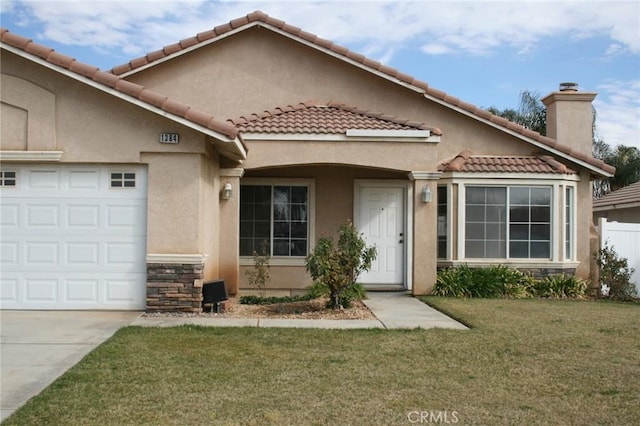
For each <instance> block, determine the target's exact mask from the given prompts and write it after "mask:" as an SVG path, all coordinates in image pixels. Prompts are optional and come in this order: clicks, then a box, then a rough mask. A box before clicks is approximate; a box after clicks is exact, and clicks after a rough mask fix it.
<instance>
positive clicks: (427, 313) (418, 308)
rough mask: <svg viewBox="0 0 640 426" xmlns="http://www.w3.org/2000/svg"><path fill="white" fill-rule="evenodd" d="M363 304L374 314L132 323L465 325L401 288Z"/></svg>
mask: <svg viewBox="0 0 640 426" xmlns="http://www.w3.org/2000/svg"><path fill="white" fill-rule="evenodd" d="M367 297H368V299H367V300H365V301H364V304H365V305H366V306H367V307H368V308H369V309H370V310H371V312H372V313H373V314H374V315H375V317H376V319H371V320H324V319H271V318H263V319H257V318H202V317H194V318H189V317H139V318H137V319H136V320H134V321H133V322H132V323H131V325H138V326H142V327H175V326H178V325H187V324H191V325H202V326H211V327H285V328H329V329H356V328H358V329H362V328H388V329H392V328H452V329H456V330H466V329H467V327H466V326H465V325H463V324H461V323H459V322H458V321H455V320H454V319H452V318H449V317H448V316H446V315H445V314H443V313H441V312H439V311H437V310H435V309H433V308H432V307H430V306H429V305H426V304H425V303H422V302H421V301H419V300H418V299H416V298H414V297H411V296H410V295H407V294H406V293H404V292H369V293H367Z"/></svg>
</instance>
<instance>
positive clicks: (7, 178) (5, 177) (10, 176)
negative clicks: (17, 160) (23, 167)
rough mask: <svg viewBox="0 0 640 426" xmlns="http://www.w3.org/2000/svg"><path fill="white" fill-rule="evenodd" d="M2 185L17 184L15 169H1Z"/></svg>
mask: <svg viewBox="0 0 640 426" xmlns="http://www.w3.org/2000/svg"><path fill="white" fill-rule="evenodd" d="M0 186H2V187H14V186H16V172H15V171H14V170H0Z"/></svg>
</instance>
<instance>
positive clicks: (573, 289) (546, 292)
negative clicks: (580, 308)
mask: <svg viewBox="0 0 640 426" xmlns="http://www.w3.org/2000/svg"><path fill="white" fill-rule="evenodd" d="M587 287H588V284H587V282H586V281H584V280H581V279H579V278H576V277H575V276H573V275H564V274H560V275H550V276H548V277H544V278H543V279H541V280H537V281H535V282H534V284H533V288H532V290H533V296H534V297H548V298H565V297H572V298H576V297H584V295H585V293H586V291H587Z"/></svg>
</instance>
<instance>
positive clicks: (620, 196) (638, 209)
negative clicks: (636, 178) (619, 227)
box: [593, 182, 640, 225]
mask: <svg viewBox="0 0 640 426" xmlns="http://www.w3.org/2000/svg"><path fill="white" fill-rule="evenodd" d="M600 218H603V219H607V221H609V222H624V223H640V182H636V183H632V184H631V185H627V186H625V187H622V188H620V189H618V190H616V191H612V192H610V193H608V194H606V195H605V196H603V197H601V198H598V199H595V200H593V222H594V223H595V224H596V225H597V224H598V220H599V219H600Z"/></svg>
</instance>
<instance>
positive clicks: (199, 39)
mask: <svg viewBox="0 0 640 426" xmlns="http://www.w3.org/2000/svg"><path fill="white" fill-rule="evenodd" d="M252 25H269V26H271V27H274V28H277V29H278V30H280V31H284V32H285V33H288V34H289V35H291V36H293V37H298V38H301V39H303V40H305V41H307V42H308V43H311V44H314V45H316V46H318V47H319V48H322V49H327V50H329V51H331V52H332V53H333V54H335V55H338V56H342V57H344V59H345V60H349V61H354V62H357V63H360V64H361V65H362V66H364V67H367V68H369V69H371V70H372V71H375V72H378V73H381V74H383V75H386V76H388V77H390V78H392V79H396V80H398V81H400V82H401V83H404V84H408V85H411V86H414V87H416V88H418V89H420V90H422V91H424V95H425V97H427V98H428V97H431V98H435V99H437V100H439V101H442V102H444V103H446V104H448V105H450V106H451V107H457V108H460V109H462V110H464V111H467V112H468V113H470V114H472V115H475V116H476V117H478V118H480V119H484V120H488V121H490V122H491V123H493V124H494V125H496V126H500V127H502V128H504V129H506V130H508V131H511V132H514V133H516V134H518V135H521V136H523V137H525V138H529V139H532V140H535V141H537V142H539V143H541V144H543V145H546V146H548V147H550V148H553V149H557V150H559V151H561V152H564V153H565V154H567V155H573V153H571V149H570V148H567V147H564V146H562V145H559V144H557V143H556V141H555V140H553V139H551V138H548V137H546V136H542V135H541V134H539V133H537V132H533V131H531V130H529V129H526V128H525V127H523V126H521V125H519V124H515V123H512V122H510V121H507V120H505V119H503V118H501V117H498V116H496V115H494V114H491V113H490V112H488V111H486V110H484V109H481V108H478V107H476V106H474V105H472V104H469V103H467V102H464V101H462V100H460V99H458V98H456V97H453V96H450V95H448V94H447V93H445V92H443V91H440V90H436V89H434V88H432V87H429V85H428V84H427V83H425V82H423V81H420V80H416V79H415V78H414V77H412V76H410V75H408V74H404V73H402V72H400V71H398V70H397V69H395V68H392V67H389V66H386V65H383V64H381V63H379V62H377V61H374V60H371V59H369V58H366V57H365V56H363V55H361V54H359V53H355V52H352V51H350V50H349V49H347V48H346V47H343V46H339V45H337V44H335V43H333V42H331V41H329V40H324V39H321V38H319V37H318V36H316V35H314V34H311V33H308V32H306V31H303V30H301V29H300V28H298V27H295V26H293V25H289V24H287V23H285V22H284V21H281V20H279V19H276V18H273V17H271V16H269V15H267V14H266V13H264V12H262V11H259V10H258V11H255V12H252V13H249V14H248V15H247V16H245V17H241V18H238V19H234V20H232V21H230V22H229V23H227V24H224V25H219V26H217V27H215V28H213V29H212V30H209V31H207V32H205V33H206V35H202V34H203V33H200V35H197V36H195V37H191V38H190V39H186V40H183V41H181V42H180V43H179V44H172V45H169V46H166V47H164V48H163V49H162V50H160V51H155V52H151V53H149V54H147V55H145V56H143V57H141V58H137V59H133V60H131V61H129V62H128V63H126V64H122V65H119V66H116V67H114V68H112V69H111V71H110V72H112V73H114V74H116V75H121V74H124V73H127V72H129V71H133V70H135V69H137V68H139V67H141V66H144V65H147V64H151V63H153V62H155V61H158V60H160V59H163V58H166V57H167V56H170V55H173V54H176V53H178V52H180V51H181V50H184V49H186V48H187V47H191V46H194V45H196V44H198V43H204V42H206V41H208V40H210V39H212V38H215V37H218V36H221V35H223V34H225V33H228V32H230V31H233V30H238V28H242V26H252ZM578 159H579V160H581V161H585V162H586V163H587V164H590V165H591V166H594V167H597V168H600V169H602V170H604V171H606V172H608V173H614V172H615V168H614V167H612V166H609V165H607V164H604V163H601V162H598V161H597V160H596V159H594V158H592V157H591V156H584V158H578Z"/></svg>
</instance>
